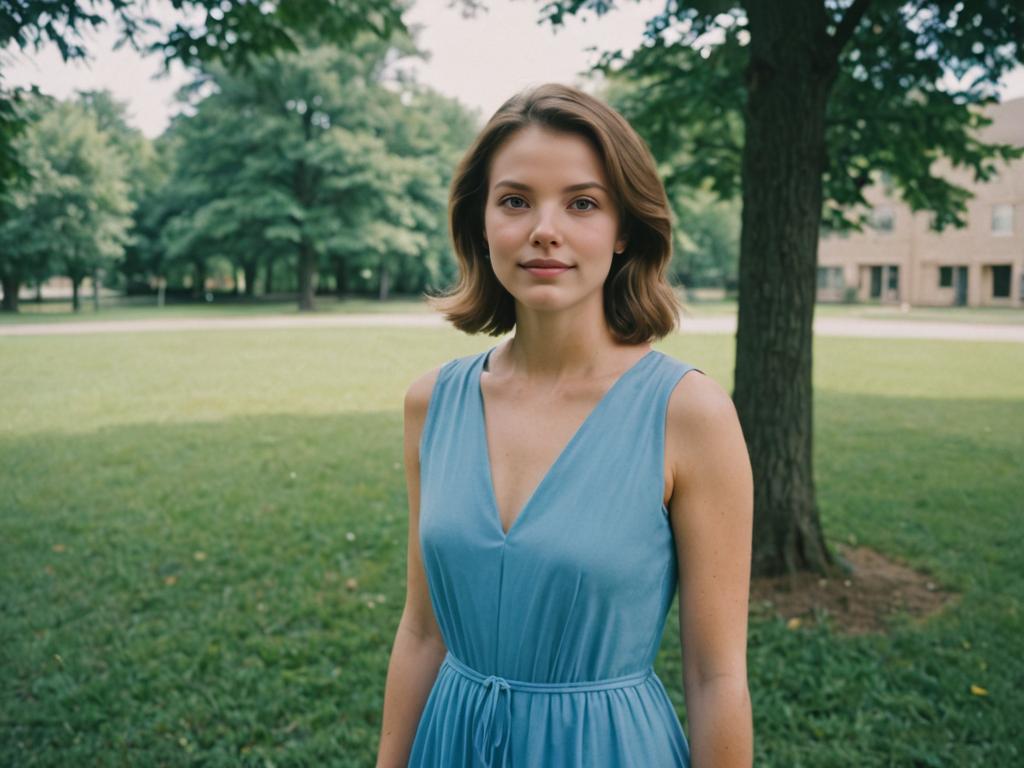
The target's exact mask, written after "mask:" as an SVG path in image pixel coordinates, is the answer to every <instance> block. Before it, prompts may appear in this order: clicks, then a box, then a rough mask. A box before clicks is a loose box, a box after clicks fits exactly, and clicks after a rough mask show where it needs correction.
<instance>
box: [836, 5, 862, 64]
mask: <svg viewBox="0 0 1024 768" xmlns="http://www.w3.org/2000/svg"><path fill="white" fill-rule="evenodd" d="M869 5H871V0H854V2H853V5H851V6H850V7H849V8H847V9H846V14H845V15H844V16H843V18H842V20H841V21H840V22H839V26H837V27H836V33H835V34H834V35H832V50H833V51H834V52H835V55H836V57H837V58H838V56H839V54H840V52H842V50H843V48H844V47H845V46H846V44H847V43H848V42H850V38H851V37H853V31H854V30H855V29H856V28H857V25H858V24H860V21H861V19H863V18H864V14H865V13H867V10H868V6H869Z"/></svg>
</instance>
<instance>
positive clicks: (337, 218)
mask: <svg viewBox="0 0 1024 768" xmlns="http://www.w3.org/2000/svg"><path fill="white" fill-rule="evenodd" d="M410 52H413V53H414V52H415V48H414V46H412V44H411V43H410V42H409V41H403V40H402V39H401V38H400V37H396V38H393V39H392V40H391V41H387V42H385V41H381V40H378V39H376V38H372V37H369V36H363V37H360V38H357V39H356V40H354V41H353V42H352V43H351V44H350V46H349V47H348V48H347V49H345V50H342V49H339V48H337V47H336V46H331V45H312V44H311V45H310V46H309V47H307V48H304V49H303V50H302V51H301V53H299V54H282V55H280V56H278V57H276V58H273V59H270V58H263V59H258V60H253V61H252V62H251V66H250V68H249V70H248V71H247V72H245V73H232V72H230V71H228V70H226V69H224V68H222V67H208V71H207V73H206V74H205V75H204V76H203V77H202V78H201V80H200V81H199V82H198V83H197V87H196V88H195V89H194V90H202V91H203V92H207V93H208V95H207V96H206V97H205V98H203V99H202V100H200V101H199V102H197V103H196V104H195V114H194V115H193V116H183V117H180V118H179V119H178V120H176V121H175V123H174V125H173V127H172V130H171V133H173V134H174V135H175V136H176V141H177V151H176V157H177V161H176V168H175V170H174V172H173V173H172V178H171V183H170V185H169V189H170V190H171V191H170V192H169V195H170V198H173V199H175V200H176V201H177V203H176V204H175V205H173V206H172V207H173V208H174V213H173V215H172V216H171V217H170V218H169V220H168V225H167V227H166V229H165V231H164V235H165V236H164V238H163V242H164V244H165V245H166V247H167V250H168V253H169V255H171V256H172V257H173V258H176V259H178V260H183V259H190V260H193V261H194V262H195V263H196V269H197V272H198V271H199V270H200V263H201V262H202V261H203V260H205V259H206V258H208V257H210V256H212V255H219V256H223V257H224V258H226V259H229V260H230V261H232V262H233V263H235V264H237V265H239V266H240V267H241V268H242V269H243V270H244V272H245V274H246V286H247V288H246V290H247V291H248V290H251V286H252V285H253V284H254V283H255V275H256V270H257V266H258V263H259V262H260V261H261V260H264V261H266V262H267V264H266V269H267V272H268V275H269V270H270V266H271V265H270V261H271V260H272V258H273V257H274V256H276V255H277V254H282V255H284V256H285V257H286V258H288V257H290V258H291V259H292V261H293V263H294V266H295V269H296V273H297V277H298V280H297V282H298V285H299V289H300V291H299V292H300V298H299V306H300V308H301V309H312V308H313V306H314V303H313V302H314V293H315V291H316V285H317V281H318V276H319V275H320V274H321V273H322V272H323V271H324V270H330V271H331V272H333V274H334V276H335V281H336V288H337V290H339V292H340V291H341V290H342V288H343V286H345V285H347V284H348V282H349V275H350V274H352V273H356V274H360V273H362V272H363V270H366V269H368V270H370V271H371V273H373V274H374V275H376V276H377V283H378V295H380V296H381V297H382V298H386V297H387V295H388V293H389V291H390V286H391V283H392V282H393V281H394V280H395V279H396V278H399V277H400V276H401V275H403V274H404V273H406V272H407V271H409V270H410V269H413V271H417V272H422V270H418V269H415V268H414V266H413V265H415V264H416V263H417V261H419V260H422V259H423V258H425V257H426V255H427V254H428V253H433V252H435V251H437V250H439V246H438V243H437V241H438V239H439V237H440V238H441V239H443V238H444V237H445V236H446V234H447V230H446V227H445V223H444V210H445V195H446V186H447V183H448V179H449V178H450V175H451V167H454V145H455V143H456V142H457V141H458V142H463V143H462V144H461V145H460V146H464V143H465V142H468V140H469V138H470V137H469V136H468V131H469V130H470V121H469V120H468V119H467V115H466V114H465V113H464V112H462V111H461V109H458V108H457V107H456V106H455V105H454V104H453V103H452V102H449V101H445V100H441V99H439V98H438V97H436V96H435V95H433V94H431V93H430V92H428V91H422V90H420V91H417V89H416V88H415V87H414V86H410V85H409V84H403V83H400V82H399V83H395V82H391V81H388V82H385V81H384V74H383V73H384V70H385V68H386V65H387V64H388V63H390V62H393V61H394V60H395V57H396V56H397V55H400V54H403V53H410ZM200 86H201V87H200ZM453 124H454V126H453ZM457 126H462V127H461V128H459V127H457ZM442 164H446V165H447V167H442ZM264 256H265V258H262V257H264ZM197 279H198V278H197Z"/></svg>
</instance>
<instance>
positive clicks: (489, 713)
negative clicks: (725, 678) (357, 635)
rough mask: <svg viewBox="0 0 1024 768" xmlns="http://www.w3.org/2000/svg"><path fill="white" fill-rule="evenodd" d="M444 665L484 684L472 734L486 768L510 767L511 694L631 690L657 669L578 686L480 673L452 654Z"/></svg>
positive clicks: (447, 657)
mask: <svg viewBox="0 0 1024 768" xmlns="http://www.w3.org/2000/svg"><path fill="white" fill-rule="evenodd" d="M445 666H448V667H450V668H451V669H453V670H455V671H456V672H458V673H459V674H460V675H462V676H463V677H466V678H468V679H470V680H472V681H474V682H476V683H478V684H480V685H482V686H483V687H484V689H485V691H486V692H485V694H484V698H483V700H482V701H481V702H480V712H479V713H478V717H477V724H476V728H475V730H474V731H473V748H474V749H475V750H476V752H477V755H478V756H479V757H480V759H481V760H482V761H483V763H484V765H485V766H487V768H498V767H500V768H506V766H507V765H508V746H509V734H510V731H511V728H512V691H523V692H528V693H548V694H551V693H585V692H588V691H607V690H611V689H613V688H631V687H633V686H635V685H640V684H641V683H643V682H645V681H646V680H647V679H648V678H649V677H651V676H652V675H653V674H654V668H653V667H648V668H647V669H644V670H641V671H640V672H634V673H633V674H631V675H623V676H622V677H609V678H605V679H604V680H592V681H583V682H578V683H528V682H525V681H522V680H508V679H506V678H504V677H499V676H498V675H483V674H480V673H479V672H477V671H476V670H475V669H473V668H472V667H470V666H469V665H467V664H465V663H464V662H462V661H460V660H459V659H458V658H456V657H455V656H454V655H452V652H451V651H448V653H447V654H445V657H444V661H443V662H442V664H441V667H442V668H444V667H445ZM503 694H504V695H503ZM502 698H504V706H502V703H501V699H502ZM498 747H501V748H502V749H501V756H500V759H499V760H498V761H495V759H494V753H495V752H496V751H497V749H498Z"/></svg>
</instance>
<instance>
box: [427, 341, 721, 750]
mask: <svg viewBox="0 0 1024 768" xmlns="http://www.w3.org/2000/svg"><path fill="white" fill-rule="evenodd" d="M493 350H494V347H492V348H491V349H490V350H487V351H486V352H481V353H478V354H473V355H469V356H466V357H460V358H456V359H454V360H450V361H448V362H447V363H445V365H444V366H442V368H441V370H440V372H439V374H438V377H437V380H436V383H435V385H434V390H433V392H432V393H431V396H430V403H429V406H428V409H427V415H426V420H425V422H424V425H423V432H422V436H421V439H420V446H419V450H420V547H421V552H422V556H423V564H424V569H425V571H426V576H427V581H428V585H429V589H430V599H431V604H432V605H433V609H434V614H435V616H436V618H437V621H438V625H439V627H440V630H441V633H442V636H443V638H444V641H445V646H446V647H447V649H448V652H447V654H446V655H445V658H444V661H443V662H442V664H441V666H440V669H439V670H438V674H437V678H436V680H435V682H434V684H433V687H432V688H431V691H430V694H429V696H428V698H427V701H426V703H425V705H424V708H423V712H422V715H421V717H420V721H419V724H418V726H417V729H416V735H415V737H414V740H413V744H412V751H411V754H410V759H409V763H408V765H409V768H460V767H462V766H466V767H469V766H473V767H474V768H475V767H477V766H485V767H487V768H491V767H492V766H493V767H498V766H500V767H501V768H634V767H635V768H677V767H679V766H682V767H683V768H689V765H690V750H689V745H688V743H687V740H686V736H685V735H684V733H683V729H682V727H681V725H680V722H679V718H678V716H677V715H676V713H675V710H674V709H673V707H672V703H671V701H670V700H669V698H668V694H667V693H666V692H665V688H664V686H663V684H662V682H661V679H660V678H659V677H658V675H657V674H656V673H655V672H654V668H653V666H652V665H653V663H654V659H655V656H656V654H657V651H658V646H659V645H660V642H661V636H662V631H663V630H664V627H665V620H666V617H667V613H668V610H669V608H670V604H671V601H672V599H673V597H674V596H675V592H676V588H677V578H678V577H677V563H676V555H675V546H674V542H673V536H672V529H671V526H670V521H669V518H668V510H667V508H666V507H665V506H664V504H663V503H662V495H663V493H664V443H665V414H666V409H667V406H668V399H669V395H670V394H671V392H672V390H673V388H674V387H675V385H676V384H677V383H678V381H679V380H680V379H682V377H683V376H684V375H685V374H686V373H687V372H688V371H691V370H700V369H698V368H694V367H693V366H691V365H688V364H686V363H682V362H680V361H678V360H676V359H675V358H672V357H670V356H668V355H666V354H664V353H662V352H659V351H657V350H653V349H652V350H650V351H649V352H648V353H647V354H646V355H644V357H642V358H641V359H640V360H638V361H637V362H635V363H634V364H633V366H632V367H631V368H629V369H628V370H627V371H626V372H625V373H623V374H621V375H620V376H619V378H618V379H617V380H616V381H615V383H614V384H613V385H612V387H611V388H610V389H609V390H608V391H607V392H606V393H605V395H604V396H603V397H602V399H601V400H600V401H599V402H598V404H597V405H596V406H595V407H594V408H593V410H592V411H591V412H590V414H589V415H588V416H587V418H586V420H585V421H584V422H583V423H582V424H581V426H580V427H579V428H578V429H577V431H576V433H575V434H574V435H573V436H572V438H571V439H570V440H569V442H568V444H566V446H565V448H564V449H563V450H562V453H561V454H560V455H559V456H558V458H557V459H556V460H555V462H554V464H552V466H551V468H550V469H549V470H548V473H547V474H546V475H545V476H544V477H543V479H542V480H541V481H540V484H539V485H538V486H537V488H536V489H535V490H534V492H533V494H532V496H531V497H530V498H529V499H528V501H527V502H526V504H525V505H524V506H523V507H522V508H521V510H520V512H519V516H518V518H516V520H515V521H514V522H513V524H512V527H511V528H510V529H509V531H508V533H507V534H506V533H505V532H504V531H503V530H502V527H501V522H500V520H499V516H498V511H497V509H498V508H497V503H496V501H495V496H494V491H493V484H492V481H491V467H490V463H489V461H488V448H487V437H486V431H485V429H486V428H485V414H484V401H483V395H482V394H481V389H480V372H481V370H483V369H485V367H486V364H487V359H488V358H489V357H490V354H491V352H492V351H493ZM702 372H703V371H702Z"/></svg>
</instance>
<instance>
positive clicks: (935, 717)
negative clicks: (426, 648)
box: [0, 329, 1024, 768]
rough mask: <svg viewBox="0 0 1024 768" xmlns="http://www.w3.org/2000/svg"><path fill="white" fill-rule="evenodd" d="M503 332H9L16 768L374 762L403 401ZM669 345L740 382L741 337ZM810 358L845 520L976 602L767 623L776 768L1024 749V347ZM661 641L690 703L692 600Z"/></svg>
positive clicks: (6, 601)
mask: <svg viewBox="0 0 1024 768" xmlns="http://www.w3.org/2000/svg"><path fill="white" fill-rule="evenodd" d="M492 343H494V340H493V339H487V338H477V339H473V338H468V337H463V336H461V335H458V334H455V333H454V332H451V331H448V330H439V329H415V330H407V329H316V330H277V331H260V332H252V331H214V332H210V331H203V332H181V333H162V334H139V335H130V334H104V335H95V336H52V337H15V338H5V339H0V361H2V362H0V387H2V391H3V393H4V420H3V422H2V424H3V426H2V427H0V477H2V478H3V492H2V494H0V600H2V608H3V621H2V622H0V675H2V679H3V680H4V682H5V684H4V686H3V687H2V688H0V722H2V733H3V736H2V738H0V764H2V765H18V766H67V765H76V766H77V765H90V766H93V765H96V766H122V765H132V766H136V765H138V766H149V765H153V766H157V765H166V766H186V765H203V766H235V765H253V766H257V765H259V766H264V765H277V766H285V765H295V766H305V765H321V764H323V765H328V764H329V765H338V766H346V767H348V766H352V767H353V768H355V767H360V768H362V767H363V766H370V765H372V764H373V757H374V755H375V748H376V740H377V734H378V731H379V723H380V720H379V718H380V707H381V700H382V695H383V688H384V680H385V672H386V667H387V661H388V654H389V650H390V643H391V641H392V639H393V636H394V631H395V627H396V625H397V621H398V617H399V614H400V612H401V607H402V601H403V598H404V574H405V565H404V563H405V541H406V518H405V510H406V496H405V485H404V476H403V472H402V463H401V462H402V423H401V422H402V415H401V402H402V395H403V393H404V391H405V388H406V386H407V384H408V382H409V381H410V380H411V379H412V378H413V377H414V376H415V375H417V374H418V373H420V372H422V371H425V370H427V369H428V368H430V367H432V366H434V365H437V364H439V363H440V362H442V361H444V360H447V359H450V358H452V357H455V356H457V355H463V354H469V353H471V352H475V351H477V350H481V349H483V348H485V347H486V346H489V345H491V344H492ZM657 347H658V348H659V349H662V350H663V351H665V352H668V353H670V354H673V355H675V356H677V357H679V358H681V359H683V360H687V361H689V362H692V363H695V364H698V365H701V367H703V368H704V369H705V370H706V371H708V373H710V374H711V375H713V376H714V377H715V378H716V379H718V381H719V382H721V383H723V384H724V385H725V386H726V388H727V389H729V388H730V387H731V383H730V382H731V371H732V344H731V339H730V338H728V337H725V336H678V337H675V338H673V339H671V340H668V341H666V342H662V343H659V344H658V345H657ZM815 367H816V370H815V379H816V397H815V418H816V427H817V431H816V435H815V444H814V450H815V471H816V477H817V487H818V493H819V500H820V504H821V508H822V514H823V518H824V522H825V526H826V531H827V535H828V537H829V538H830V540H831V541H832V542H844V541H851V540H853V541H856V542H858V543H862V544H866V545H868V546H871V547H874V548H876V549H878V550H880V551H882V552H884V553H886V554H887V555H889V556H891V557H894V558H897V559H900V560H903V561H905V562H907V563H910V564H912V565H913V566H914V567H916V568H919V569H922V570H925V571H927V572H928V573H929V574H931V575H932V577H933V578H934V580H935V581H936V582H937V583H939V584H941V585H942V586H944V587H947V588H951V589H954V590H956V591H958V592H960V593H961V594H962V596H961V598H960V600H958V601H957V602H956V604H955V605H954V606H953V607H952V608H950V609H948V610H947V611H946V612H945V613H943V614H940V615H938V616H935V617H932V618H930V619H928V620H926V621H924V622H914V621H909V620H905V619H904V620H899V619H898V620H896V621H894V622H893V624H892V627H891V630H890V632H889V633H888V634H886V635H873V636H860V637H846V636H841V635H838V634H837V633H835V632H834V631H833V630H832V629H831V628H830V626H829V625H828V623H827V622H826V623H825V624H823V625H821V626H814V625H810V626H809V627H807V628H799V629H795V630H790V629H787V628H786V624H785V622H783V621H781V620H778V619H771V618H756V619H755V620H754V621H753V622H752V624H751V631H750V679H751V688H752V695H753V699H754V713H755V726H756V735H757V739H756V742H757V743H756V748H757V760H756V764H757V765H758V766H778V767H779V768H782V767H783V766H785V767H786V768H794V767H796V766H810V767H817V766H829V767H831V766H849V767H850V768H854V767H855V766H856V768H864V767H865V766H946V765H949V766H953V765H955V766H1009V765H1020V764H1021V763H1022V762H1024V736H1022V731H1021V729H1020V725H1019V721H1020V714H1021V712H1024V657H1022V654H1021V648H1022V645H1021V642H1022V641H1021V638H1022V637H1024V618H1022V610H1024V605H1022V601H1024V526H1022V524H1021V523H1022V520H1021V518H1022V511H1024V510H1022V506H1024V501H1022V500H1024V476H1022V472H1021V467H1022V456H1024V382H1022V380H1021V375H1020V373H1021V371H1022V370H1024V345H1014V344H996V343H970V342H939V341H909V340H892V341H878V340H859V339H844V338H822V339H819V340H817V341H816V345H815ZM350 579H355V584H354V589H348V588H347V586H346V583H347V582H348V580H350ZM805 626H806V625H805ZM665 634H666V637H665V638H664V639H663V640H664V642H663V644H662V650H661V653H660V655H659V658H658V663H657V670H658V673H659V675H661V677H662V679H663V680H664V681H665V683H666V686H667V687H668V689H669V693H670V696H671V697H672V699H673V701H674V702H675V704H676V705H677V707H678V710H679V712H680V715H681V716H685V712H684V709H683V701H682V686H681V664H680V651H679V644H678V630H677V615H676V609H675V608H673V609H672V615H671V616H670V617H669V620H668V624H667V629H666V633H665ZM972 686H976V687H975V689H974V691H975V692H974V693H972ZM983 691H984V694H985V695H980V694H982V692H983ZM1014 723H1017V725H1014Z"/></svg>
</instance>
